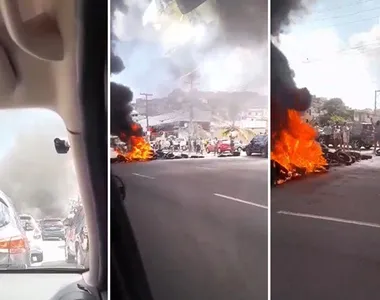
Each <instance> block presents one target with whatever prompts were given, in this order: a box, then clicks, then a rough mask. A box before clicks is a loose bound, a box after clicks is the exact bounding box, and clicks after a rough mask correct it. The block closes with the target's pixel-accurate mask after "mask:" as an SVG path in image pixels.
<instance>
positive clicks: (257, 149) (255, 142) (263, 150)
mask: <svg viewBox="0 0 380 300" xmlns="http://www.w3.org/2000/svg"><path fill="white" fill-rule="evenodd" d="M245 153H246V154H247V156H251V155H252V154H261V156H262V157H265V158H267V157H268V136H267V135H264V134H262V135H257V136H255V137H254V138H253V139H252V140H251V142H250V143H249V144H248V145H247V147H246V148H245Z"/></svg>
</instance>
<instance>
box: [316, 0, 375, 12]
mask: <svg viewBox="0 0 380 300" xmlns="http://www.w3.org/2000/svg"><path fill="white" fill-rule="evenodd" d="M373 1H374V0H363V1H354V2H349V3H347V4H344V5H339V6H333V7H330V8H328V9H321V10H316V11H314V12H313V14H323V13H326V12H331V11H336V10H341V9H345V8H347V7H352V6H357V5H363V4H365V3H369V2H373Z"/></svg>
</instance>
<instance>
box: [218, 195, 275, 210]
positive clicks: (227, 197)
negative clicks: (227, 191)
mask: <svg viewBox="0 0 380 300" xmlns="http://www.w3.org/2000/svg"><path fill="white" fill-rule="evenodd" d="M214 196H217V197H220V198H224V199H228V200H232V201H236V202H240V203H244V204H248V205H252V206H256V207H260V208H265V209H268V206H265V205H262V204H257V203H253V202H249V201H244V200H241V199H238V198H234V197H230V196H226V195H222V194H218V193H214Z"/></svg>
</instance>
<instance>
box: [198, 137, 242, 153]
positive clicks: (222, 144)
mask: <svg viewBox="0 0 380 300" xmlns="http://www.w3.org/2000/svg"><path fill="white" fill-rule="evenodd" d="M215 147H216V148H217V149H216V152H217V153H218V155H222V154H226V153H230V154H232V155H233V156H239V155H240V151H239V150H240V149H239V150H238V149H237V148H235V146H233V147H231V141H230V140H221V141H219V142H218V143H217V144H216V145H214V144H208V145H207V147H206V152H207V153H212V152H214V151H215Z"/></svg>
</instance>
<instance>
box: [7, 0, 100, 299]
mask: <svg viewBox="0 0 380 300" xmlns="http://www.w3.org/2000/svg"><path fill="white" fill-rule="evenodd" d="M107 5H108V4H107V1H98V2H97V3H96V5H94V1H89V0H81V1H76V0H65V1H61V0H17V1H16V0H10V1H9V0H1V1H0V15H1V17H0V76H1V78H0V95H1V97H0V109H11V108H12V109H18V108H47V109H51V110H53V111H55V112H57V113H58V114H59V115H60V116H61V117H62V119H63V120H64V122H65V125H66V128H67V136H68V137H69V143H70V151H71V152H72V155H73V157H74V162H75V168H76V173H77V175H78V180H79V186H80V193H81V196H82V199H83V206H84V209H85V213H86V222H87V226H88V233H89V239H90V241H91V249H90V259H89V269H88V270H85V271H83V270H78V269H68V268H67V269H48V268H46V269H45V268H39V269H34V268H28V269H25V270H0V277H1V290H0V292H1V298H2V299H15V300H18V299H31V298H32V299H36V300H37V299H42V300H44V299H62V300H65V299H66V300H70V299H77V300H80V299H106V298H107V296H108V285H107V282H108V278H107V257H108V255H107V244H108V243H107V229H108V218H107V207H108V206H107V174H108V173H107V165H108V159H107V157H108V155H107V151H108V148H107V146H106V145H107V143H108V141H107V110H106V105H107V97H106V96H107V91H106V84H107V82H106V80H107V75H106V74H107V73H106V72H107V64H106V62H107V36H108V35H107V22H108V21H107V20H108V17H107V14H106V13H105V12H107ZM105 75H106V76H105ZM105 79H106V80H105ZM56 142H57V141H52V149H53V151H54V144H55V143H56ZM57 152H58V151H57ZM66 152H67V151H66ZM57 155H64V151H63V152H61V153H59V154H57ZM57 172H59V170H57Z"/></svg>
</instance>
